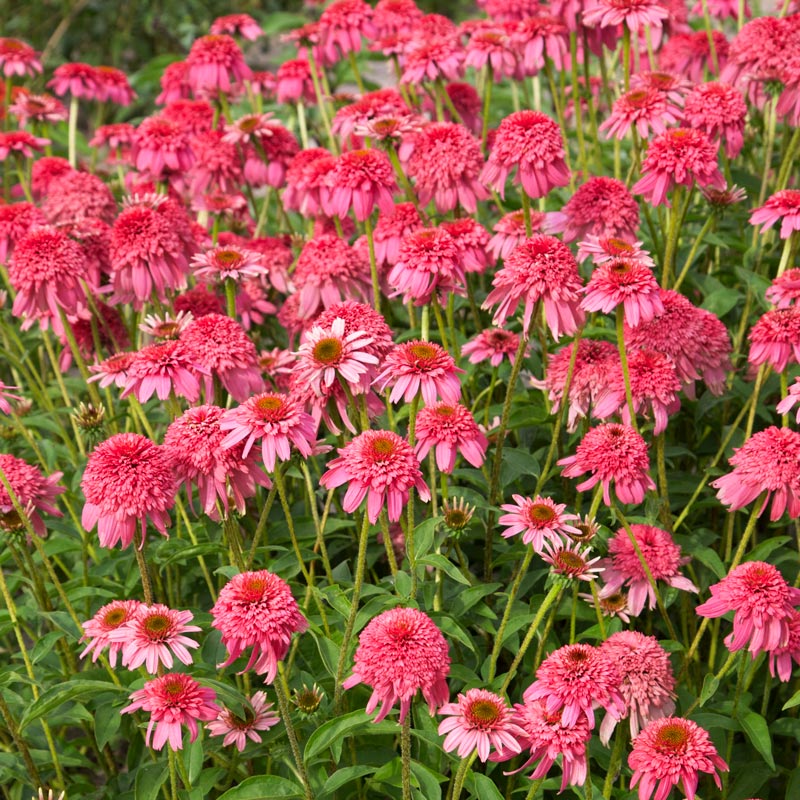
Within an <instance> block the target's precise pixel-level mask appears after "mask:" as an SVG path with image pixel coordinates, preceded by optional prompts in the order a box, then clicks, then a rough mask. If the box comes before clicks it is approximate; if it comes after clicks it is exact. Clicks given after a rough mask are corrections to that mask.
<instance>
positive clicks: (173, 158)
mask: <svg viewBox="0 0 800 800" xmlns="http://www.w3.org/2000/svg"><path fill="white" fill-rule="evenodd" d="M132 157H133V162H134V165H135V166H136V169H138V170H139V171H140V172H144V173H146V174H147V175H150V176H151V177H152V178H153V180H157V181H160V180H165V179H167V178H169V177H171V176H172V175H174V174H178V175H179V174H181V173H184V172H187V171H188V170H189V169H191V167H192V164H194V160H195V158H194V153H193V152H192V148H191V137H190V132H189V131H187V130H186V128H185V127H184V126H183V125H181V124H180V123H178V122H173V121H171V120H169V119H167V117H165V116H158V117H146V118H145V119H143V120H142V121H141V122H140V123H139V125H138V127H137V128H136V132H135V133H134V135H133V153H132Z"/></svg>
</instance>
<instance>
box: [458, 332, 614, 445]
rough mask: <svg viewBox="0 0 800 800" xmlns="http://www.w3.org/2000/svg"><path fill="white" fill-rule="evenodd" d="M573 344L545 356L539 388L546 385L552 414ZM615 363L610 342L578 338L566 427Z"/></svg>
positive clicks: (584, 410) (583, 413) (585, 411)
mask: <svg viewBox="0 0 800 800" xmlns="http://www.w3.org/2000/svg"><path fill="white" fill-rule="evenodd" d="M574 346H575V345H574V344H570V345H567V346H566V347H563V348H562V349H561V350H559V351H558V352H557V353H553V354H551V355H550V356H549V360H548V364H547V370H546V371H545V379H544V386H543V387H540V388H545V389H547V391H548V394H549V397H550V402H551V403H552V404H553V407H552V412H553V413H554V414H555V413H558V410H559V408H560V407H561V403H562V402H563V400H564V391H565V389H566V382H567V374H568V373H569V364H570V361H571V359H572V350H573V348H574ZM462 352H463V351H462ZM619 363H620V362H619V350H618V349H617V348H616V347H615V346H614V345H613V344H612V343H611V342H605V341H595V340H593V339H581V340H580V342H579V343H578V354H577V356H576V357H575V366H574V367H573V370H572V380H571V381H570V385H569V391H568V396H567V400H568V403H569V411H568V416H567V430H569V431H574V430H575V429H576V428H577V426H578V419H580V418H585V417H587V416H588V415H589V413H590V410H591V408H592V406H593V404H594V403H596V402H597V398H598V397H599V396H600V393H601V392H602V391H603V390H604V389H605V388H606V379H607V376H608V373H609V372H610V371H611V370H612V369H614V368H615V367H616V366H618V365H619Z"/></svg>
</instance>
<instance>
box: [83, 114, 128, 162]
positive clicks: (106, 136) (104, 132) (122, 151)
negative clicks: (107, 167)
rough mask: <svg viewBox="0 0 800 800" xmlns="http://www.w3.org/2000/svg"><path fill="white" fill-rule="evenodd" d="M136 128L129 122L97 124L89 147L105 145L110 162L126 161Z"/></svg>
mask: <svg viewBox="0 0 800 800" xmlns="http://www.w3.org/2000/svg"><path fill="white" fill-rule="evenodd" d="M135 133H136V129H135V128H134V127H133V125H131V124H130V123H129V122H114V123H111V124H109V125H99V126H98V127H97V128H95V129H94V134H93V135H92V138H91V139H90V140H89V147H107V148H108V149H109V155H108V158H109V161H110V163H112V164H116V163H118V162H121V163H126V162H128V160H129V158H130V153H131V147H132V145H133V139H134V136H135Z"/></svg>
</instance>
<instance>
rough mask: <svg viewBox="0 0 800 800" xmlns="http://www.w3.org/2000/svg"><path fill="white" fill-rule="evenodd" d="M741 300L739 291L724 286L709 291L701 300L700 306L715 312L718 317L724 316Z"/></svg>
mask: <svg viewBox="0 0 800 800" xmlns="http://www.w3.org/2000/svg"><path fill="white" fill-rule="evenodd" d="M741 300H742V293H741V292H740V291H738V290H736V289H728V288H727V287H724V288H722V289H716V290H715V291H713V292H711V294H709V295H708V296H707V297H706V299H705V300H704V301H703V305H702V306H701V308H704V309H705V310H706V311H710V312H711V313H712V314H716V315H717V316H718V317H724V316H725V314H727V313H728V312H729V311H730V310H731V309H732V308H733V307H734V306H735V305H737V304H738V303H739V302H741Z"/></svg>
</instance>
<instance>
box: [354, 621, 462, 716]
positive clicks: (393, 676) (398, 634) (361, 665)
mask: <svg viewBox="0 0 800 800" xmlns="http://www.w3.org/2000/svg"><path fill="white" fill-rule="evenodd" d="M447 650H448V647H447V641H446V640H445V638H444V636H442V633H441V631H440V630H439V629H438V628H437V627H436V625H435V623H434V622H433V620H432V619H431V618H430V617H429V616H428V615H427V614H425V613H423V612H422V611H418V610H417V609H415V608H393V609H390V610H389V611H384V612H383V613H382V614H378V616H376V617H373V618H372V619H371V620H370V621H369V622H368V623H367V626H366V627H365V628H364V630H363V631H361V634H360V635H359V637H358V649H357V650H356V655H355V664H354V666H353V674H352V675H351V676H350V677H349V678H348V679H347V680H346V681H344V683H343V684H342V686H343V687H344V688H345V689H352V688H353V686H357V685H358V684H359V683H364V684H366V685H367V686H369V687H370V688H371V689H372V696H371V697H370V699H369V702H368V703H367V707H366V712H367V714H371V713H372V712H373V711H374V710H375V709H376V708H377V706H378V704H379V703H380V704H381V708H380V710H379V712H378V716H377V717H376V718H375V722H380V721H381V720H382V719H384V717H386V715H387V714H388V713H389V711H391V710H392V708H393V707H394V705H395V704H396V703H397V702H398V700H399V701H400V722H401V723H402V722H403V720H404V719H405V718H406V715H407V714H408V712H409V711H410V710H411V701H412V699H413V698H414V695H416V693H417V691H418V690H420V689H421V690H422V696H423V697H424V698H425V700H426V701H427V703H428V708H429V709H430V712H431V714H434V713H436V711H437V710H438V709H439V708H441V707H442V706H443V705H444V704H445V703H447V700H448V697H449V690H448V688H447V681H446V678H447V674H448V672H449V671H450V658H449V656H448V654H447Z"/></svg>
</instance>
